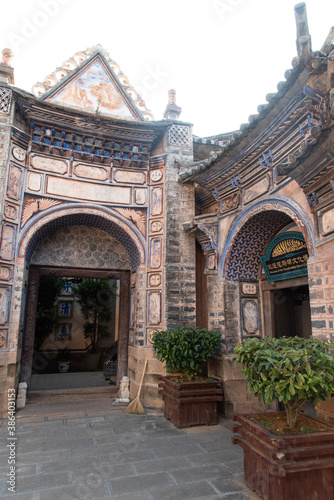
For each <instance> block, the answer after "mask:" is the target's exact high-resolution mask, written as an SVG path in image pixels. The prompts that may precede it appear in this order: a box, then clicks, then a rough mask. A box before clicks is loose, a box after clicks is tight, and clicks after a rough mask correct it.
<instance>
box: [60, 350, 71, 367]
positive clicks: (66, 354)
mask: <svg viewBox="0 0 334 500" xmlns="http://www.w3.org/2000/svg"><path fill="white" fill-rule="evenodd" d="M70 360H71V351H70V350H69V349H68V347H64V348H63V349H58V371H59V373H67V372H68V370H69V368H70Z"/></svg>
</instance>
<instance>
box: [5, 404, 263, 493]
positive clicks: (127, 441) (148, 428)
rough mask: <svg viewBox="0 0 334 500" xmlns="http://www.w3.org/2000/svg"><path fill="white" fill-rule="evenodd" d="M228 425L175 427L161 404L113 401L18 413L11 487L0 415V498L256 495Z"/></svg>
mask: <svg viewBox="0 0 334 500" xmlns="http://www.w3.org/2000/svg"><path fill="white" fill-rule="evenodd" d="M63 404H64V405H66V403H63ZM64 410H65V408H64ZM19 413H20V412H19ZM22 414H23V412H22ZM230 425H231V422H230V421H229V420H225V419H223V418H221V419H220V421H219V424H218V425H217V426H211V427H205V426H200V427H192V428H189V429H177V428H175V427H174V425H173V424H171V423H170V422H169V421H168V420H166V419H165V418H164V416H163V414H162V413H161V412H160V411H157V410H147V412H146V415H131V414H127V413H124V411H123V409H119V408H117V409H113V410H111V411H106V410H102V411H87V412H86V413H83V412H82V413H76V414H75V413H73V414H68V415H65V414H63V415H59V414H55V415H48V416H37V417H29V416H28V417H24V416H21V417H20V415H19V414H18V416H17V418H16V437H17V440H16V441H15V445H14V447H15V450H14V447H12V448H13V452H14V453H15V462H16V464H15V465H16V471H15V472H16V481H15V482H16V492H15V493H13V492H10V491H8V487H9V484H8V483H7V480H8V476H7V474H8V473H9V465H8V463H7V462H8V457H9V456H10V450H11V449H10V447H9V446H7V445H8V444H10V443H11V442H12V443H13V442H14V441H13V440H12V441H10V440H9V438H8V430H7V421H6V420H3V421H2V422H1V450H0V451H1V453H0V458H1V462H0V467H1V468H0V472H1V477H0V481H1V483H0V487H1V489H0V498H2V499H16V498H17V499H22V500H70V499H101V500H102V499H106V498H112V499H113V500H167V499H168V500H173V499H174V500H181V499H182V500H191V499H208V500H209V499H210V500H213V499H218V498H222V499H226V500H258V498H259V497H258V496H257V495H256V494H254V493H252V492H250V491H249V490H248V489H247V488H246V486H245V483H244V480H243V452H242V450H241V448H239V447H238V446H234V445H232V443H231V436H232V433H231V431H230ZM12 456H13V453H12Z"/></svg>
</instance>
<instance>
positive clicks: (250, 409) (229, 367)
mask: <svg viewBox="0 0 334 500" xmlns="http://www.w3.org/2000/svg"><path fill="white" fill-rule="evenodd" d="M234 364H235V357H234V356H222V357H221V358H212V359H210V360H209V362H208V376H209V377H214V378H219V379H221V380H223V381H224V384H223V387H224V403H223V409H224V416H225V417H226V418H231V417H232V415H233V413H261V412H264V411H266V409H265V408H264V407H263V406H262V405H261V404H260V403H259V402H258V400H257V398H254V397H252V396H250V394H249V392H248V391H247V390H246V381H245V379H244V377H243V375H242V373H241V370H242V367H241V365H238V366H234ZM272 408H273V407H272ZM273 409H276V408H273Z"/></svg>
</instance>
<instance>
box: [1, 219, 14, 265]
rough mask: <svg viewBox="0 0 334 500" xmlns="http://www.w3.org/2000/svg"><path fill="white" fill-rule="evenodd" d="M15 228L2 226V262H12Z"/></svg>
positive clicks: (7, 225)
mask: <svg viewBox="0 0 334 500" xmlns="http://www.w3.org/2000/svg"><path fill="white" fill-rule="evenodd" d="M14 238H15V227H14V226H12V225H11V224H4V226H3V228H2V237H1V249H0V256H1V258H2V259H4V260H12V259H13V257H14Z"/></svg>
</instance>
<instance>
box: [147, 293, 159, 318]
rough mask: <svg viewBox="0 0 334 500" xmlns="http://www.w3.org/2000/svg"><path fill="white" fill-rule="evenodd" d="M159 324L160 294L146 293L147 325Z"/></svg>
mask: <svg viewBox="0 0 334 500" xmlns="http://www.w3.org/2000/svg"><path fill="white" fill-rule="evenodd" d="M160 322H161V292H159V291H154V292H148V323H149V324H150V325H158V324H159V323H160Z"/></svg>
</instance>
